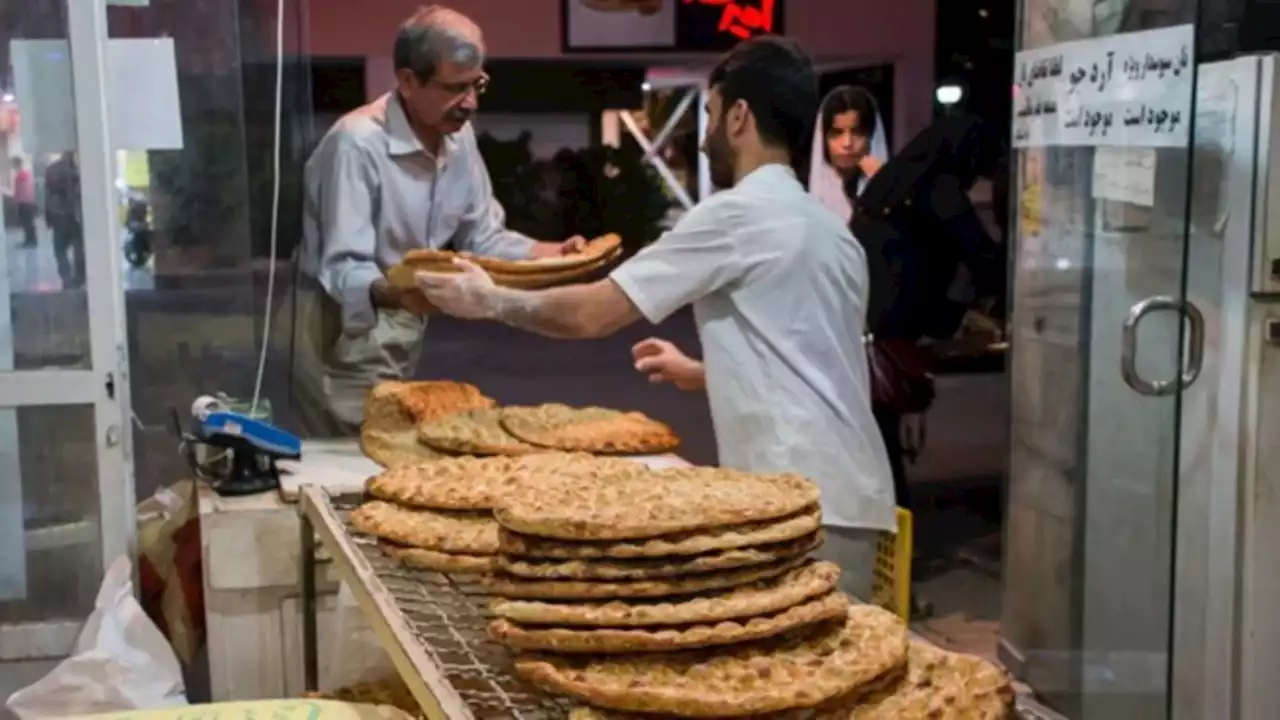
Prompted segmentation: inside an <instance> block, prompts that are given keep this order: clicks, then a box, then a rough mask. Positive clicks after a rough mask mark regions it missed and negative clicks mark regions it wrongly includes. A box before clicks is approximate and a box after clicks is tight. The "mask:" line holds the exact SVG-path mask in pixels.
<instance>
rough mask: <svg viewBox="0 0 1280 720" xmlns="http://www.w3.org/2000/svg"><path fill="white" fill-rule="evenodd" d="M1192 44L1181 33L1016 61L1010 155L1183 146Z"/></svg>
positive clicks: (1187, 32) (1130, 37) (1094, 43)
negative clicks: (1048, 149)
mask: <svg viewBox="0 0 1280 720" xmlns="http://www.w3.org/2000/svg"><path fill="white" fill-rule="evenodd" d="M1193 42H1194V29H1193V27H1192V26H1191V25H1181V26H1177V27H1171V28H1161V29H1159V30H1146V31H1142V32H1135V33H1124V34H1121V35H1113V36H1110V37H1105V38H1098V39H1095V40H1082V41H1078V42H1071V43H1063V44H1060V45H1054V46H1051V47H1046V48H1039V49H1036V50H1028V51H1025V52H1020V53H1018V55H1017V58H1016V60H1015V68H1016V69H1015V76H1014V87H1013V91H1014V103H1013V145H1014V147H1042V146H1046V145H1067V146H1098V145H1107V146H1131V147H1179V146H1186V144H1187V141H1188V128H1187V120H1188V113H1190V112H1191V90H1192V77H1191V76H1192V67H1191V63H1192V62H1193V60H1192V56H1191V48H1192V47H1194V45H1193Z"/></svg>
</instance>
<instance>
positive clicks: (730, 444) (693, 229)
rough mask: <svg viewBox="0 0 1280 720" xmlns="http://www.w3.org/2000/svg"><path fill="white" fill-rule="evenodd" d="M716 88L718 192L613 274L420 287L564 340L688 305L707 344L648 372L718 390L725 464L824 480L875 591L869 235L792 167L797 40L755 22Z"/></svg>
mask: <svg viewBox="0 0 1280 720" xmlns="http://www.w3.org/2000/svg"><path fill="white" fill-rule="evenodd" d="M708 87H709V88H710V90H709V93H708V102H707V107H706V111H707V116H708V118H709V120H708V126H707V131H706V137H705V138H704V139H703V151H704V152H706V154H707V157H708V159H709V161H710V166H711V180H712V182H713V183H714V184H715V185H716V186H717V187H719V188H722V190H721V191H720V192H717V193H714V194H713V195H711V196H710V197H708V198H707V199H705V200H703V201H702V202H701V203H699V204H698V205H697V206H695V207H694V208H693V209H692V210H690V211H689V212H688V213H686V214H685V216H684V217H683V218H681V220H680V221H679V222H678V223H677V224H676V226H675V227H674V228H673V229H672V230H671V231H670V232H668V233H666V234H664V235H663V236H662V237H660V238H658V240H656V241H655V242H654V243H653V244H651V245H649V246H648V247H646V248H645V249H644V250H641V251H640V252H639V253H637V254H636V255H635V256H634V257H632V258H631V259H629V260H627V261H626V262H624V263H623V264H622V265H620V266H619V267H617V268H616V269H615V270H614V271H613V272H612V273H611V274H610V275H609V277H608V278H606V279H603V280H600V281H597V282H594V283H589V284H581V285H574V286H568V287H562V288H554V289H550V290H541V291H536V292H527V291H520V290H512V289H508V288H503V287H498V286H497V285H495V284H494V283H493V280H492V279H491V278H490V277H489V276H488V275H487V274H486V273H485V272H484V271H483V270H480V269H479V268H477V267H475V266H474V265H472V264H470V263H466V262H461V263H459V264H460V265H461V266H462V268H463V272H461V273H457V274H445V273H420V274H419V276H418V282H419V286H420V287H421V288H422V290H423V293H424V294H425V295H426V297H427V299H428V300H429V301H430V302H431V303H432V304H433V305H435V306H436V307H437V308H439V309H440V310H441V311H442V312H446V313H449V314H451V315H455V316H458V317H463V318H472V319H490V320H498V321H501V322H504V323H507V324H508V325H511V326H513V327H517V328H522V329H525V330H529V331H532V332H537V333H541V334H543V335H548V336H551V337H561V338H583V337H601V336H605V335H609V334H612V333H614V332H616V331H618V330H620V329H621V328H623V327H626V326H627V325H630V324H632V323H634V322H637V321H639V320H648V321H649V322H652V323H660V322H662V321H663V320H665V319H666V318H668V317H670V316H671V314H672V313H674V312H675V311H676V310H679V309H680V308H682V307H684V306H686V305H690V304H692V305H693V312H694V318H695V320H696V322H697V325H698V336H699V338H700V340H701V344H702V350H703V360H702V361H701V362H699V361H697V360H694V359H692V358H689V357H688V356H686V355H684V354H683V353H681V352H680V351H679V350H678V349H677V348H676V347H675V346H673V345H672V344H671V343H669V342H666V341H664V340H660V339H656V338H654V339H650V340H646V341H645V342H642V343H640V344H639V345H637V346H636V348H635V350H634V353H635V356H636V357H635V360H634V362H635V367H636V370H637V371H639V372H641V373H643V374H645V375H647V376H648V377H649V378H650V380H652V381H654V382H672V383H674V384H675V385H676V386H677V387H680V388H683V389H686V390H704V389H705V391H706V393H707V396H708V400H709V403H710V406H711V416H712V423H713V426H714V430H715V436H716V445H717V448H718V450H719V456H720V462H721V464H722V465H724V466H726V467H730V468H735V469H738V470H745V471H751V472H794V473H799V474H801V475H804V476H805V477H808V478H809V479H811V480H813V481H814V482H815V483H817V485H818V487H819V488H820V490H821V492H822V511H823V523H824V525H825V526H826V527H827V541H826V544H825V545H824V546H823V549H822V551H821V552H820V554H822V555H824V556H825V557H827V558H828V559H831V560H834V561H835V562H837V563H839V564H840V566H841V567H842V569H843V571H844V572H843V573H842V576H841V583H842V588H843V589H844V590H845V591H846V592H848V593H849V594H851V595H853V596H855V597H862V598H866V597H869V594H870V591H871V586H872V580H873V574H874V567H875V551H876V543H877V541H878V539H879V536H880V533H881V532H882V531H893V530H894V529H895V514H894V507H893V485H892V480H891V475H890V472H889V467H888V461H887V459H886V457H885V450H884V444H883V443H882V442H881V441H880V435H879V433H878V432H877V430H876V427H875V422H874V420H873V419H872V417H871V401H870V398H869V397H868V392H869V390H868V374H867V356H866V353H865V351H864V350H863V347H862V327H863V314H864V313H863V307H864V306H863V302H864V300H865V298H866V293H867V271H866V262H865V259H864V257H863V252H862V248H861V247H860V246H859V245H858V243H857V241H855V240H854V239H853V236H852V235H850V233H849V230H848V228H847V227H845V224H844V222H842V221H841V220H840V218H838V217H836V216H835V215H834V214H832V213H831V212H829V211H828V210H827V209H826V208H824V207H823V206H822V204H821V203H819V202H818V200H817V199H816V198H815V197H813V196H812V195H810V194H809V193H808V192H807V191H806V190H805V187H804V186H803V185H802V184H801V182H800V180H799V179H798V178H797V176H796V173H795V171H794V170H793V169H792V168H793V166H794V165H795V161H796V159H797V158H798V157H799V158H803V157H804V153H806V152H807V151H808V143H809V139H810V138H811V137H812V135H811V133H812V132H813V118H814V115H815V114H816V113H817V110H818V99H819V96H818V82H817V73H816V71H815V69H814V65H813V61H812V59H811V58H810V57H809V56H808V55H807V54H805V53H804V51H802V50H801V49H800V47H799V46H798V45H796V44H795V43H794V42H792V41H790V40H785V39H781V38H777V37H759V38H755V39H752V40H748V41H746V42H743V43H741V44H739V45H737V46H736V47H735V48H734V49H733V50H731V51H729V53H728V54H727V55H726V56H725V57H724V59H723V60H721V62H720V63H719V64H718V65H717V66H716V68H715V69H714V70H713V71H712V72H711V75H710V77H709V79H708Z"/></svg>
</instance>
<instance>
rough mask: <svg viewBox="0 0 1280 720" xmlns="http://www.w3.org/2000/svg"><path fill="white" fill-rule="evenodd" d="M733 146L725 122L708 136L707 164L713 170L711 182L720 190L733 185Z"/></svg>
mask: <svg viewBox="0 0 1280 720" xmlns="http://www.w3.org/2000/svg"><path fill="white" fill-rule="evenodd" d="M733 159H734V158H733V148H731V147H730V146H729V133H728V132H726V131H725V127H724V123H721V124H720V127H718V128H716V131H715V132H713V133H711V136H710V137H708V138H707V164H708V165H709V166H710V170H711V184H712V185H713V186H715V187H716V188H718V189H720V190H726V189H728V188H731V187H733V185H734V177H733Z"/></svg>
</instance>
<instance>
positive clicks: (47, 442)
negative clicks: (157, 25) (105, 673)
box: [0, 0, 134, 695]
mask: <svg viewBox="0 0 1280 720" xmlns="http://www.w3.org/2000/svg"><path fill="white" fill-rule="evenodd" d="M105 39H106V8H105V0H95V1H93V2H85V1H83V0H14V1H12V2H6V3H4V4H3V7H0V52H2V53H3V54H2V55H0V93H2V96H0V150H2V151H3V152H0V169H3V172H0V188H3V199H4V204H3V209H2V210H0V218H3V222H2V223H0V227H3V229H4V235H3V238H4V243H3V247H0V695H7V694H8V691H11V690H13V689H14V688H13V687H9V684H10V683H13V684H15V685H17V686H21V685H23V684H26V683H27V682H31V681H33V680H34V679H36V678H37V677H39V673H40V672H42V671H43V670H44V669H45V668H47V667H48V666H49V665H51V664H52V661H55V660H56V659H58V658H60V657H63V656H65V655H66V654H67V653H68V651H69V650H70V649H71V646H72V644H73V642H74V639H75V635H76V633H77V631H78V629H79V626H80V624H81V623H82V622H83V621H84V618H85V617H86V616H87V615H88V613H89V611H90V610H91V609H92V608H93V602H94V596H95V594H96V591H97V587H98V583H99V582H100V581H101V578H102V573H103V569H104V567H105V565H106V564H107V563H109V562H111V561H112V560H113V559H114V558H116V557H118V556H120V555H121V554H125V553H128V552H129V551H130V548H131V545H132V538H133V534H134V532H133V530H134V524H133V517H132V513H133V507H134V493H133V487H132V476H131V473H130V471H129V467H130V466H129V464H128V462H126V460H127V458H128V454H129V427H128V424H127V423H126V422H125V421H124V418H126V417H128V416H129V411H128V406H127V399H128V386H127V377H126V374H125V373H126V358H125V353H124V349H123V347H124V346H123V345H122V343H121V338H122V337H123V335H122V329H123V322H122V320H123V313H122V312H121V307H122V302H123V298H122V296H121V294H120V287H119V285H120V263H119V261H118V258H119V255H120V254H119V253H118V252H116V251H115V248H116V247H117V244H116V243H117V237H116V231H115V230H114V228H115V225H116V223H115V218H114V215H115V199H114V190H113V185H112V181H111V178H112V177H113V174H112V168H111V157H110V154H109V153H108V152H107V148H108V147H109V143H108V140H107V133H108V117H107V102H106V82H105V80H104V78H105V65H106V63H105V60H104V57H105V53H104V46H105Z"/></svg>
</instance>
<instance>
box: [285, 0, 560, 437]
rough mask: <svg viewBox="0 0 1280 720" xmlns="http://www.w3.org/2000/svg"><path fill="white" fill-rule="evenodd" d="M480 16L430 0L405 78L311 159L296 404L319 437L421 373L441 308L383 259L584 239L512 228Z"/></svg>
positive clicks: (407, 47) (403, 34) (343, 428)
mask: <svg viewBox="0 0 1280 720" xmlns="http://www.w3.org/2000/svg"><path fill="white" fill-rule="evenodd" d="M484 55H485V47H484V39H483V37H482V35H481V32H480V28H479V27H477V26H476V24H475V23H474V22H472V21H471V20H470V19H469V18H467V17H466V16H465V15H462V14H461V13H458V12H456V11H453V10H450V9H447V8H444V7H440V6H438V5H432V6H429V7H426V8H422V9H421V10H419V11H418V12H416V13H414V14H413V15H412V16H411V17H410V18H409V19H408V20H406V21H405V22H404V23H403V24H402V25H401V26H400V30H399V32H398V33H397V35H396V40H395V48H394V60H395V73H396V86H395V89H394V90H393V91H392V92H389V93H387V94H386V95H383V96H382V97H380V98H378V99H377V100H375V101H373V102H372V103H369V104H368V105H365V106H364V107H361V108H358V109H356V110H354V111H352V112H350V113H348V114H347V115H345V116H343V118H342V119H341V120H339V121H338V122H337V123H336V124H335V125H334V126H333V128H331V129H330V130H329V132H328V133H327V134H326V135H325V136H324V138H323V139H322V140H321V141H320V144H319V146H318V147H317V148H316V149H315V152H314V153H312V155H311V158H310V159H309V160H308V161H307V165H306V204H305V209H304V226H303V241H302V249H301V256H300V270H301V274H302V285H303V287H302V288H300V290H299V293H298V298H299V303H298V316H297V318H296V321H295V333H296V335H295V347H296V350H297V356H296V358H295V368H294V373H295V384H294V391H295V400H296V402H295V405H296V406H297V409H298V411H299V413H300V415H301V416H302V421H303V422H302V424H303V426H304V427H303V431H304V432H306V433H308V434H309V435H312V436H340V435H349V434H353V433H354V432H356V430H357V428H358V426H359V424H360V420H361V414H362V406H363V401H364V396H365V394H366V393H367V391H368V390H369V388H370V387H372V385H373V384H374V383H375V382H377V381H378V380H381V379H400V378H404V377H406V376H408V375H409V374H411V373H412V371H413V368H414V366H415V365H416V364H417V361H418V357H419V354H420V350H421V346H422V335H423V330H424V328H425V326H426V314H427V312H428V311H429V310H430V307H429V306H428V305H427V304H426V303H425V301H424V300H423V299H422V296H421V295H420V294H418V293H417V292H405V291H402V290H400V289H397V288H395V287H393V286H392V285H391V284H390V283H388V282H387V279H386V277H385V275H384V273H385V271H386V269H387V268H388V267H390V266H392V265H394V264H395V263H396V262H398V261H399V260H400V258H401V257H403V255H404V254H405V253H406V252H407V251H409V250H413V249H416V248H433V249H434V248H444V247H449V248H451V249H455V250H465V251H469V252H471V253H475V254H477V255H488V256H494V257H500V258H504V259H511V260H515V259H524V258H539V257H547V256H553V255H561V254H568V253H572V252H576V251H578V250H579V249H581V247H582V245H583V240H582V238H580V237H574V238H570V239H569V240H566V241H564V242H539V241H535V240H532V239H530V238H528V237H525V236H524V235H521V234H520V233H517V232H514V231H512V230H508V229H507V228H506V227H505V222H504V214H503V210H502V207H501V206H499V205H498V203H497V202H495V200H494V198H493V190H492V186H491V184H490V181H489V173H488V171H487V170H486V169H485V166H484V161H483V159H482V158H481V156H480V152H479V150H478V148H477V146H476V138H475V133H474V131H473V130H472V128H471V127H470V125H469V121H470V120H471V118H472V116H473V115H474V114H475V112H476V109H477V106H478V104H479V99H480V95H482V94H484V91H485V89H486V87H487V85H488V82H489V78H488V76H487V75H485V72H484V67H483V66H484Z"/></svg>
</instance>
